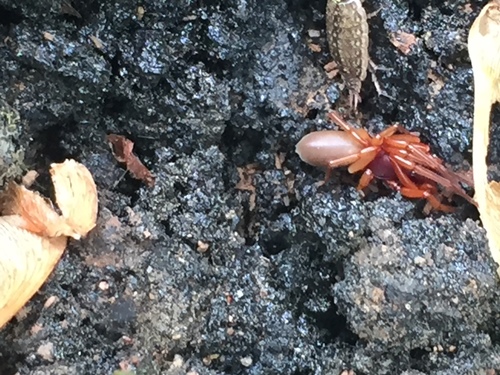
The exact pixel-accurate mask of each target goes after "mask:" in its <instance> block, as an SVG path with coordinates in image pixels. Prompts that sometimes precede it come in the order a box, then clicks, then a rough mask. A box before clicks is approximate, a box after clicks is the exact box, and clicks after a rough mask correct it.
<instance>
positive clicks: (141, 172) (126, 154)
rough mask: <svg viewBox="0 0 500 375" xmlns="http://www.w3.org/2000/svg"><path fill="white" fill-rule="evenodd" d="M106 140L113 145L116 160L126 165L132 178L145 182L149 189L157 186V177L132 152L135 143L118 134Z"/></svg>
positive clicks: (111, 135) (110, 135) (109, 136)
mask: <svg viewBox="0 0 500 375" xmlns="http://www.w3.org/2000/svg"><path fill="white" fill-rule="evenodd" d="M106 139H107V141H108V142H109V143H111V145H112V148H113V155H114V156H115V158H116V160H118V162H120V163H125V165H126V168H127V170H128V171H129V172H130V174H131V175H132V177H134V178H135V179H137V180H141V181H143V182H144V183H145V184H146V185H147V186H149V187H153V186H154V184H155V177H154V176H153V174H152V173H151V172H150V171H149V169H147V168H146V166H145V165H144V164H142V162H141V161H140V160H139V158H138V157H137V156H136V155H135V154H134V153H133V152H132V150H133V148H134V142H132V141H131V140H130V139H127V138H125V137H124V136H123V135H117V134H109V135H108V136H107V137H106Z"/></svg>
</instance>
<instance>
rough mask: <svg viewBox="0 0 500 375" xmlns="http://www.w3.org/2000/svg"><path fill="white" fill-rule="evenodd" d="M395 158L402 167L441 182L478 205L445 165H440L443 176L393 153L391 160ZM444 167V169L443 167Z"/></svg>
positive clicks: (444, 186) (447, 188) (445, 186)
mask: <svg viewBox="0 0 500 375" xmlns="http://www.w3.org/2000/svg"><path fill="white" fill-rule="evenodd" d="M392 159H394V161H395V162H396V163H397V164H399V165H400V166H401V167H403V168H405V169H407V170H409V171H413V172H415V173H416V174H418V175H420V176H422V177H425V178H427V179H428V180H431V181H434V182H436V183H438V184H440V185H441V186H442V187H443V188H444V189H445V190H451V191H453V192H454V194H456V195H460V196H461V197H462V198H464V199H465V200H467V202H469V203H471V204H473V205H476V202H475V201H474V199H472V198H471V197H470V196H469V195H468V194H467V193H466V192H465V190H464V189H462V187H461V186H460V184H459V182H458V180H457V179H456V178H455V177H454V175H453V174H452V172H450V171H448V170H447V169H446V168H445V167H444V166H443V165H440V168H439V170H440V171H443V175H444V176H441V175H439V174H437V173H436V172H434V171H432V170H430V169H428V168H426V167H423V166H421V165H418V164H416V163H415V162H413V161H410V160H407V159H405V158H403V157H401V156H400V155H392V156H391V160H392ZM426 159H427V160H428V159H430V157H427V158H426ZM441 168H442V169H441ZM398 177H399V176H398Z"/></svg>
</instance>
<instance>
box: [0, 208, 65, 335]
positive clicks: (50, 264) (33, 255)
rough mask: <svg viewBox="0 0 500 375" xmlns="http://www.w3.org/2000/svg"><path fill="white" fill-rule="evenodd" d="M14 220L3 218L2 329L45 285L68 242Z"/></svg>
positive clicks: (0, 235) (0, 234) (0, 268)
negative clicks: (28, 227) (47, 235)
mask: <svg viewBox="0 0 500 375" xmlns="http://www.w3.org/2000/svg"><path fill="white" fill-rule="evenodd" d="M11 219H12V218H11ZM15 221H16V220H15V219H14V220H9V219H4V218H3V217H0V328H1V327H3V326H4V325H5V324H6V323H7V322H8V321H9V320H10V319H11V318H12V317H13V316H14V315H15V314H16V313H17V312H18V311H19V309H21V308H22V307H23V306H24V304H25V303H26V302H27V301H28V300H29V299H30V298H31V297H32V296H33V295H34V294H35V293H36V292H37V291H38V289H39V288H40V287H41V286H42V284H43V283H44V282H45V280H46V279H47V277H48V276H49V274H50V273H51V272H52V270H53V269H54V267H55V265H56V264H57V262H58V261H59V259H60V258H61V256H62V254H63V252H64V249H65V248H66V241H67V239H66V237H57V238H50V239H49V238H44V237H41V236H38V235H36V234H33V233H30V232H28V231H26V230H24V229H21V228H18V227H17V226H15V225H13V224H12V222H15Z"/></svg>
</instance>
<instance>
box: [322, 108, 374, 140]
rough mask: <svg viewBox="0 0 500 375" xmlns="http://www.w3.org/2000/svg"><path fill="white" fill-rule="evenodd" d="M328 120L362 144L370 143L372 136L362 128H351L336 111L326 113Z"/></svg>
mask: <svg viewBox="0 0 500 375" xmlns="http://www.w3.org/2000/svg"><path fill="white" fill-rule="evenodd" d="M328 117H329V119H330V120H332V121H333V122H334V123H335V124H337V125H338V126H339V127H340V128H341V129H342V130H344V131H346V132H349V133H351V134H352V136H353V137H354V138H355V139H356V140H357V141H358V142H359V143H361V144H362V145H363V146H365V147H368V146H370V145H371V143H372V137H371V136H370V134H368V132H367V131H366V130H365V129H363V128H357V129H356V128H353V127H352V126H351V125H349V124H348V123H347V121H345V120H344V119H343V118H342V117H341V116H340V114H339V113H338V112H337V111H332V112H330V113H329V114H328Z"/></svg>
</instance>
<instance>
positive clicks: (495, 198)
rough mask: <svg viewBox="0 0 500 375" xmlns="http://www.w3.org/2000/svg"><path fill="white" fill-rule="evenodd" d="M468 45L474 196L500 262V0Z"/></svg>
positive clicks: (479, 19)
mask: <svg viewBox="0 0 500 375" xmlns="http://www.w3.org/2000/svg"><path fill="white" fill-rule="evenodd" d="M468 49H469V55H470V59H471V63H472V71H473V73H474V133H473V143H472V162H473V173H474V190H475V197H474V198H475V200H476V201H477V204H478V209H479V213H480V215H481V221H482V222H483V226H484V228H485V229H486V232H487V235H488V241H489V245H490V251H491V254H492V257H493V259H494V260H495V261H496V262H497V263H498V264H500V231H499V229H498V222H499V220H500V184H499V183H498V182H491V183H488V175H487V165H486V157H487V154H488V145H489V128H490V118H491V107H492V105H493V104H494V103H496V102H498V101H499V100H500V64H499V63H498V62H499V61H500V0H494V1H490V2H489V3H488V4H487V5H486V6H485V7H484V8H483V9H482V11H481V13H479V16H478V17H477V18H476V20H475V21H474V23H473V25H472V27H471V29H470V31H469V39H468ZM497 272H498V273H499V274H500V268H499V269H498V270H497Z"/></svg>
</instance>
